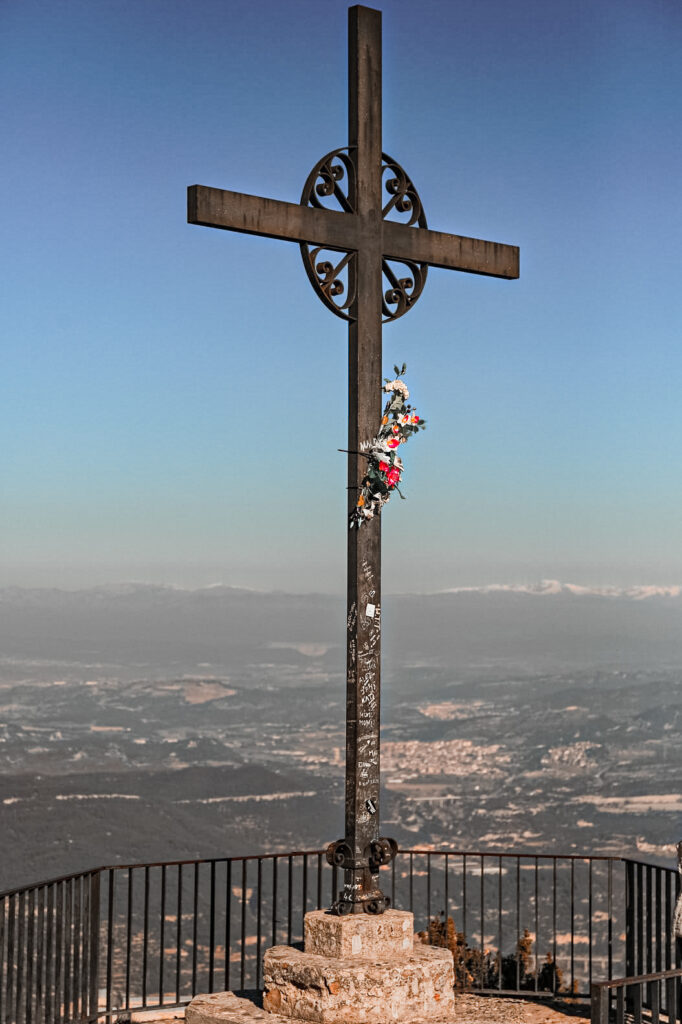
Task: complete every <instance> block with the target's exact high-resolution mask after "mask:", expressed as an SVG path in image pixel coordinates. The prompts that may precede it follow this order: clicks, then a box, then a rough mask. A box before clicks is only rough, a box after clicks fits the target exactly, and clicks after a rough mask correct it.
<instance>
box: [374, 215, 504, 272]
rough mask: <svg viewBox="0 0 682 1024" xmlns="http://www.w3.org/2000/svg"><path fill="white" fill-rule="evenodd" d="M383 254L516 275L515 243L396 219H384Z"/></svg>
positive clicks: (435, 264) (446, 266)
mask: <svg viewBox="0 0 682 1024" xmlns="http://www.w3.org/2000/svg"><path fill="white" fill-rule="evenodd" d="M383 249H384V255H385V256H387V257H388V258H389V259H390V258H391V257H393V258H394V259H408V260H414V262H415V263H428V264H429V266H431V267H444V268H445V269H446V270H463V271H466V272H467V273H469V274H487V275H489V276H490V277H506V278H515V277H518V276H519V247H518V246H517V245H503V244H501V243H499V242H484V241H482V240H481V239H479V238H466V237H464V236H463V235H449V234H446V232H444V231H431V230H430V229H429V228H410V227H408V226H407V225H406V224H399V223H398V222H397V221H390V220H385V221H384V244H383Z"/></svg>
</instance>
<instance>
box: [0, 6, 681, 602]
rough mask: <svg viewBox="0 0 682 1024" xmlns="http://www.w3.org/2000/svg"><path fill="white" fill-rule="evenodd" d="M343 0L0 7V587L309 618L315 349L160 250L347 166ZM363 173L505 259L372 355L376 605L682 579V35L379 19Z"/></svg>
mask: <svg viewBox="0 0 682 1024" xmlns="http://www.w3.org/2000/svg"><path fill="white" fill-rule="evenodd" d="M346 9H347V8H346V4H344V3H340V2H339V3H337V2H331V0H327V2H320V0H314V2H313V0H297V2H293V0H288V2H287V0H278V2H275V0H183V2H181V0H94V2H93V0H59V2H57V3H55V2H54V0H40V2H37V0H2V3H0V37H1V44H0V45H1V50H2V52H1V53H0V81H1V83H2V90H3V93H4V99H3V103H2V111H1V113H0V117H1V119H2V138H3V142H4V157H3V177H4V179H5V180H4V185H3V189H2V205H3V212H2V225H3V232H2V233H3V238H4V244H3V246H2V255H1V256H0V259H1V260H2V273H1V281H2V290H3V292H4V296H3V303H2V308H3V315H2V334H3V340H4V344H3V361H2V374H1V382H0V389H1V392H0V416H1V418H2V426H1V437H2V444H1V446H0V480H1V489H2V497H1V507H2V526H1V529H0V537H1V541H0V543H1V545H2V547H1V552H0V561H1V563H2V573H1V575H0V584H23V585H33V584H41V585H57V586H59V585H68V586H71V585H77V584H84V583H85V584H87V583H97V582H102V581H105V580H120V579H130V578H135V579H147V580H155V581H164V582H177V583H185V584H191V585H199V584H204V583H211V582H216V581H219V580H220V581H223V582H225V583H230V584H239V585H253V586H257V587H270V586H276V587H281V588H286V589H292V590H300V589H316V590H340V589H341V588H342V587H343V585H344V560H345V531H346V514H345V500H346V499H345V462H344V456H343V455H340V454H338V453H337V451H336V449H337V448H339V447H343V446H344V445H345V440H346V326H345V324H344V323H342V322H341V321H340V320H338V319H337V318H335V317H334V316H333V315H332V314H331V313H329V312H328V311H327V310H326V309H325V308H324V307H323V306H322V304H321V303H320V302H319V301H318V300H317V298H316V297H315V295H314V294H313V292H312V289H311V287H310V284H309V283H308V280H307V278H306V275H305V273H304V270H303V267H302V265H301V259H300V255H299V252H298V248H297V247H296V246H294V245H291V244H289V243H285V242H275V241H268V240H264V239H259V238H253V237H247V236H238V235H232V234H228V233H225V232H219V231H211V230H208V229H205V228H198V227H190V226H188V225H187V224H186V221H185V189H186V186H187V185H189V184H192V183H194V182H198V183H201V184H206V185H214V186H219V187H224V188H230V189H234V190H240V191H245V192H251V193H255V194H261V195H266V196H272V197H275V198H280V199H285V200H289V201H294V202H296V201H298V199H299V197H300V191H301V187H302V185H303V182H304V181H305V178H306V176H307V174H308V172H309V170H310V169H311V167H312V166H313V165H314V164H315V163H316V161H317V160H318V159H319V158H320V157H321V156H322V155H323V154H324V153H326V152H327V151H329V150H330V149H333V148H336V147H338V146H342V145H345V143H346V19H347V15H346ZM382 9H383V13H384V149H385V150H386V151H387V152H389V153H390V154H392V155H393V156H394V157H395V158H396V159H398V160H399V161H400V162H401V163H402V164H403V165H404V166H405V168H406V169H407V171H408V173H409V174H410V175H411V177H412V179H413V180H414V182H415V184H416V185H417V188H418V189H419V191H420V194H421V197H422V200H423V203H424V207H425V211H426V214H427V217H428V221H429V225H430V226H431V227H434V228H438V229H441V230H446V231H453V232H458V233H460V234H465V235H475V236H478V237H481V238H488V239H492V240H496V241H503V242H511V243H516V244H518V245H520V247H521V273H522V276H521V279H520V281H518V282H503V281H497V280H493V279H485V278H478V277H472V276H469V275H465V274H454V273H449V272H446V271H432V272H431V273H430V274H429V280H428V282H427V286H426V289H425V292H424V294H423V296H422V298H421V299H420V301H419V303H418V304H417V306H416V307H415V309H414V310H413V311H412V312H410V313H409V314H408V315H407V316H405V317H404V318H403V319H402V320H401V321H399V322H397V323H395V324H391V325H388V326H387V327H386V328H385V330H384V352H385V366H386V370H387V372H388V371H389V370H390V367H391V365H392V364H393V362H395V361H400V362H402V361H403V360H404V361H406V362H407V365H408V374H407V382H408V385H409V387H410V389H411V391H412V396H413V398H414V400H415V402H416V405H417V408H418V410H419V412H420V413H421V414H422V415H424V416H425V417H426V418H427V419H428V421H429V428H428V430H427V432H426V433H424V434H420V435H419V436H418V437H417V438H415V439H413V440H412V441H410V444H409V445H408V446H407V447H406V449H405V453H404V455H405V462H406V473H405V478H404V491H405V493H406V495H407V499H408V500H407V501H404V502H401V501H399V500H397V499H396V500H394V501H392V502H391V504H390V505H389V506H388V508H387V509H386V512H385V516H384V581H385V586H386V587H387V588H389V589H401V590H407V589H437V588H440V587H447V586H456V585H461V584H464V583H481V582H490V581H524V580H528V579H536V578H539V577H542V576H551V577H561V578H563V579H571V580H574V581H578V582H584V583H595V582H599V583H609V582H610V583H637V582H657V583H666V582H673V581H678V582H679V581H681V580H682V515H681V514H680V509H681V503H682V475H681V473H680V438H681V436H682V401H680V377H681V375H682V344H681V333H682V332H681V327H682V315H681V314H682V297H681V296H682V288H681V286H680V282H679V274H680V255H679V253H680V243H681V240H682V238H681V236H682V231H681V229H682V215H681V212H680V199H679V191H680V181H681V180H682V160H681V156H682V141H681V135H680V124H682V62H681V61H680V52H681V49H682V5H681V4H680V3H679V2H677V0H570V2H561V3H560V2H557V0H448V2H445V0H426V2H422V3H420V4H419V5H416V4H414V3H413V2H408V0H385V2H384V3H383V5H382Z"/></svg>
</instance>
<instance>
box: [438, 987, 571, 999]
mask: <svg viewBox="0 0 682 1024" xmlns="http://www.w3.org/2000/svg"><path fill="white" fill-rule="evenodd" d="M455 991H456V994H461V995H470V996H478V995H483V996H497V997H498V998H504V999H507V997H509V998H511V999H533V1000H535V999H539V1000H542V999H589V998H590V993H589V992H552V990H551V989H542V988H538V989H533V988H467V989H462V990H459V989H456V990H455Z"/></svg>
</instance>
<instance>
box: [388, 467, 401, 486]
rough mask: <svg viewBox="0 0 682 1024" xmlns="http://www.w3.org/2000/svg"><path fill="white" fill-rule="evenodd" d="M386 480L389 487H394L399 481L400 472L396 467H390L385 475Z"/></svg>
mask: <svg viewBox="0 0 682 1024" xmlns="http://www.w3.org/2000/svg"><path fill="white" fill-rule="evenodd" d="M386 480H387V481H388V486H389V487H395V485H396V484H397V483H398V482H399V480H400V470H399V469H398V467H397V466H391V468H390V469H389V471H388V473H387V474H386Z"/></svg>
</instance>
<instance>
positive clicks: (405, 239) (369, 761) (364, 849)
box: [187, 5, 519, 914]
mask: <svg viewBox="0 0 682 1024" xmlns="http://www.w3.org/2000/svg"><path fill="white" fill-rule="evenodd" d="M348 30H349V45H348V145H347V147H344V148H342V149H338V150H335V151H333V152H332V153H329V154H328V155H327V156H326V157H324V158H323V159H322V160H320V162H319V163H318V164H317V165H316V167H314V168H313V170H312V171H311V173H310V175H309V177H308V180H307V181H306V184H305V187H304V189H303V195H302V197H301V202H300V203H299V204H296V203H285V202H280V201H279V200H275V199H262V198H260V197H259V196H250V195H245V194H243V193H240V192H228V191H224V190H223V189H218V188H208V187H207V186H205V185H192V186H191V187H190V188H189V189H188V218H187V219H188V221H189V223H190V224H201V225H204V226H205V227H212V228H224V229H226V230H228V231H241V232H246V233H247V234H254V235H266V236H267V237H269V238H281V239H285V240H287V241H291V242H299V243H300V246H301V252H302V255H303V261H304V264H305V267H306V271H307V273H308V276H309V278H310V280H311V283H312V284H313V286H314V288H315V290H316V291H317V294H318V296H319V297H320V298H321V299H322V301H323V302H324V303H325V304H326V305H327V306H328V307H329V308H330V309H331V310H332V311H333V312H334V313H336V314H337V315H338V316H341V317H343V318H344V319H346V320H347V321H348V342H349V354H348V371H349V373H348V376H349V382H348V383H349V391H348V395H349V397H348V449H349V451H350V453H351V454H350V455H349V460H348V485H349V489H348V495H349V498H348V502H349V504H348V509H349V513H350V511H352V509H353V508H354V507H355V503H356V498H357V491H358V487H359V486H360V485H361V482H362V478H363V476H364V467H365V465H366V463H364V461H363V459H362V458H360V457H358V455H357V454H354V453H357V452H358V451H359V450H360V446H361V443H362V442H366V441H370V440H371V439H372V438H374V437H375V436H376V434H377V431H378V428H379V422H380V417H381V410H382V400H381V393H382V369H381V331H382V322H386V321H388V320H394V319H396V318H397V317H398V316H402V314H403V313H406V312H407V311H408V310H409V309H411V308H412V306H413V305H414V304H415V302H416V301H417V299H418V298H419V295H420V294H421V291H422V288H423V286H424V282H425V279H426V273H427V269H428V267H444V268H446V269H448V270H463V271H466V272H468V273H471V274H486V275H490V276H492V277H502V278H516V277H518V276H519V250H518V248H517V247H516V246H513V245H501V244H498V243H496V242H484V241H481V240H479V239H476V238H464V237H462V236H460V235H449V234H445V233H443V232H440V231H431V230H429V229H428V228H427V226H426V217H425V215H424V211H423V208H422V205H421V201H420V199H419V196H418V194H417V191H416V189H415V187H414V185H413V184H412V182H411V181H410V179H409V177H408V176H407V174H406V173H405V171H404V170H403V169H402V167H401V166H400V165H399V164H398V163H396V161H395V160H393V159H391V158H390V157H388V156H386V154H384V153H382V148H381V12H380V11H375V10H372V9H371V8H369V7H362V6H359V5H358V6H355V7H351V8H350V9H349V11H348ZM396 217H398V218H399V219H395V218H396ZM400 218H402V219H400ZM347 593H348V607H347V611H348V620H347V675H346V679H347V695H346V815H345V828H346V834H345V838H344V839H342V840H339V841H337V842H336V843H332V845H331V846H330V847H329V849H328V851H327V857H328V859H329V861H330V862H331V863H333V864H335V865H336V866H337V867H339V868H342V869H343V870H344V888H343V890H342V891H341V892H340V893H339V894H338V898H337V899H336V900H335V901H334V904H333V907H332V909H333V910H334V911H336V912H337V913H340V914H346V913H359V912H362V911H365V912H367V913H374V914H380V913H382V912H383V911H384V910H385V909H386V907H387V906H388V903H389V901H388V899H387V898H386V897H385V896H384V894H383V893H382V891H381V888H380V885H379V869H380V867H381V866H382V865H384V864H387V863H389V862H390V861H391V860H392V858H393V857H394V856H395V852H396V849H397V847H396V844H395V842H394V841H393V840H391V839H383V838H381V837H380V834H379V699H380V644H381V522H380V519H379V517H377V516H375V517H374V519H372V520H369V521H366V522H365V523H363V525H362V526H361V527H360V528H359V529H353V530H349V532H348V589H347Z"/></svg>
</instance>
